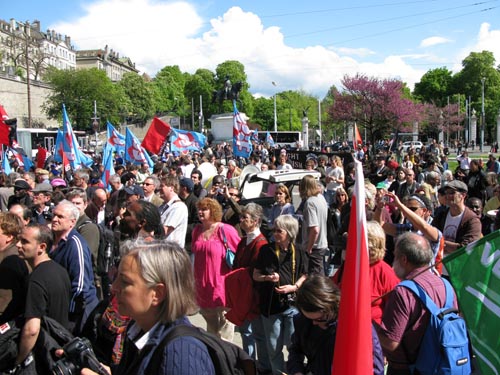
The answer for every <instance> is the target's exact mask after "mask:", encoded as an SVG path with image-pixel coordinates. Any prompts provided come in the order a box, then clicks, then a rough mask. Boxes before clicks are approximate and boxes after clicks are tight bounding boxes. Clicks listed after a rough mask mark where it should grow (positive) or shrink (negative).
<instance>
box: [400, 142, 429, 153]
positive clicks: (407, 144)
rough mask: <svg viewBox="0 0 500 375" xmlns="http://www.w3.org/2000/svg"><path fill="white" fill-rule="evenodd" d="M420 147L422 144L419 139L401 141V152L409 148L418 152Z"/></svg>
mask: <svg viewBox="0 0 500 375" xmlns="http://www.w3.org/2000/svg"><path fill="white" fill-rule="evenodd" d="M422 147H424V144H423V143H422V142H420V141H407V142H404V143H403V152H408V150H409V149H410V148H413V149H415V151H416V152H420V150H421V149H422Z"/></svg>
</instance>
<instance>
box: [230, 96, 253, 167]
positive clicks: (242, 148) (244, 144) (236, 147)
mask: <svg viewBox="0 0 500 375" xmlns="http://www.w3.org/2000/svg"><path fill="white" fill-rule="evenodd" d="M233 108H234V114H233V154H234V156H237V157H244V158H248V157H249V156H250V154H251V153H252V142H251V137H252V131H251V130H250V129H249V128H248V125H247V122H246V121H245V119H244V118H243V116H242V115H241V113H240V112H239V111H238V108H236V100H233Z"/></svg>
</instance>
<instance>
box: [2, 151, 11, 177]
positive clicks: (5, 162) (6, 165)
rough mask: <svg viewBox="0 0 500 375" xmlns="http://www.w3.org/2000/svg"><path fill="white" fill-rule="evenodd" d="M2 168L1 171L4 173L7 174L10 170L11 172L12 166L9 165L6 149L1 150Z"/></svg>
mask: <svg viewBox="0 0 500 375" xmlns="http://www.w3.org/2000/svg"><path fill="white" fill-rule="evenodd" d="M2 169H3V173H5V174H6V175H7V176H8V175H9V174H10V172H12V168H11V167H10V163H9V157H8V156H7V151H4V152H3V158H2Z"/></svg>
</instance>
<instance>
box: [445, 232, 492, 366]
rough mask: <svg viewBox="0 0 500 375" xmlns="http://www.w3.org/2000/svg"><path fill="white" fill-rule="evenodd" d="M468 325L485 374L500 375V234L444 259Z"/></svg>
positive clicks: (471, 244)
mask: <svg viewBox="0 0 500 375" xmlns="http://www.w3.org/2000/svg"><path fill="white" fill-rule="evenodd" d="M443 264H444V266H445V267H446V270H447V271H448V274H449V277H450V281H451V284H452V285H453V288H454V289H455V293H456V295H457V298H458V302H459V306H460V311H461V312H462V315H463V317H464V319H465V322H466V323H467V330H468V332H469V335H470V339H471V343H472V347H473V348H474V354H475V355H476V360H477V363H478V365H479V368H480V370H481V374H498V373H499V372H498V370H499V369H500V354H499V353H500V340H499V339H498V332H497V330H496V329H495V328H494V327H498V326H499V325H500V298H499V295H500V231H496V232H493V233H491V234H489V235H487V236H486V237H483V238H481V239H479V240H477V241H475V242H473V243H470V244H469V245H467V246H466V247H463V248H461V249H459V250H457V251H455V252H454V253H452V254H450V255H448V256H446V257H445V258H444V259H443Z"/></svg>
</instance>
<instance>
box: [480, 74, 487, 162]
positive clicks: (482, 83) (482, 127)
mask: <svg viewBox="0 0 500 375" xmlns="http://www.w3.org/2000/svg"><path fill="white" fill-rule="evenodd" d="M484 81H486V78H484V77H483V78H481V147H480V150H481V152H483V146H484V120H485V118H484Z"/></svg>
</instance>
